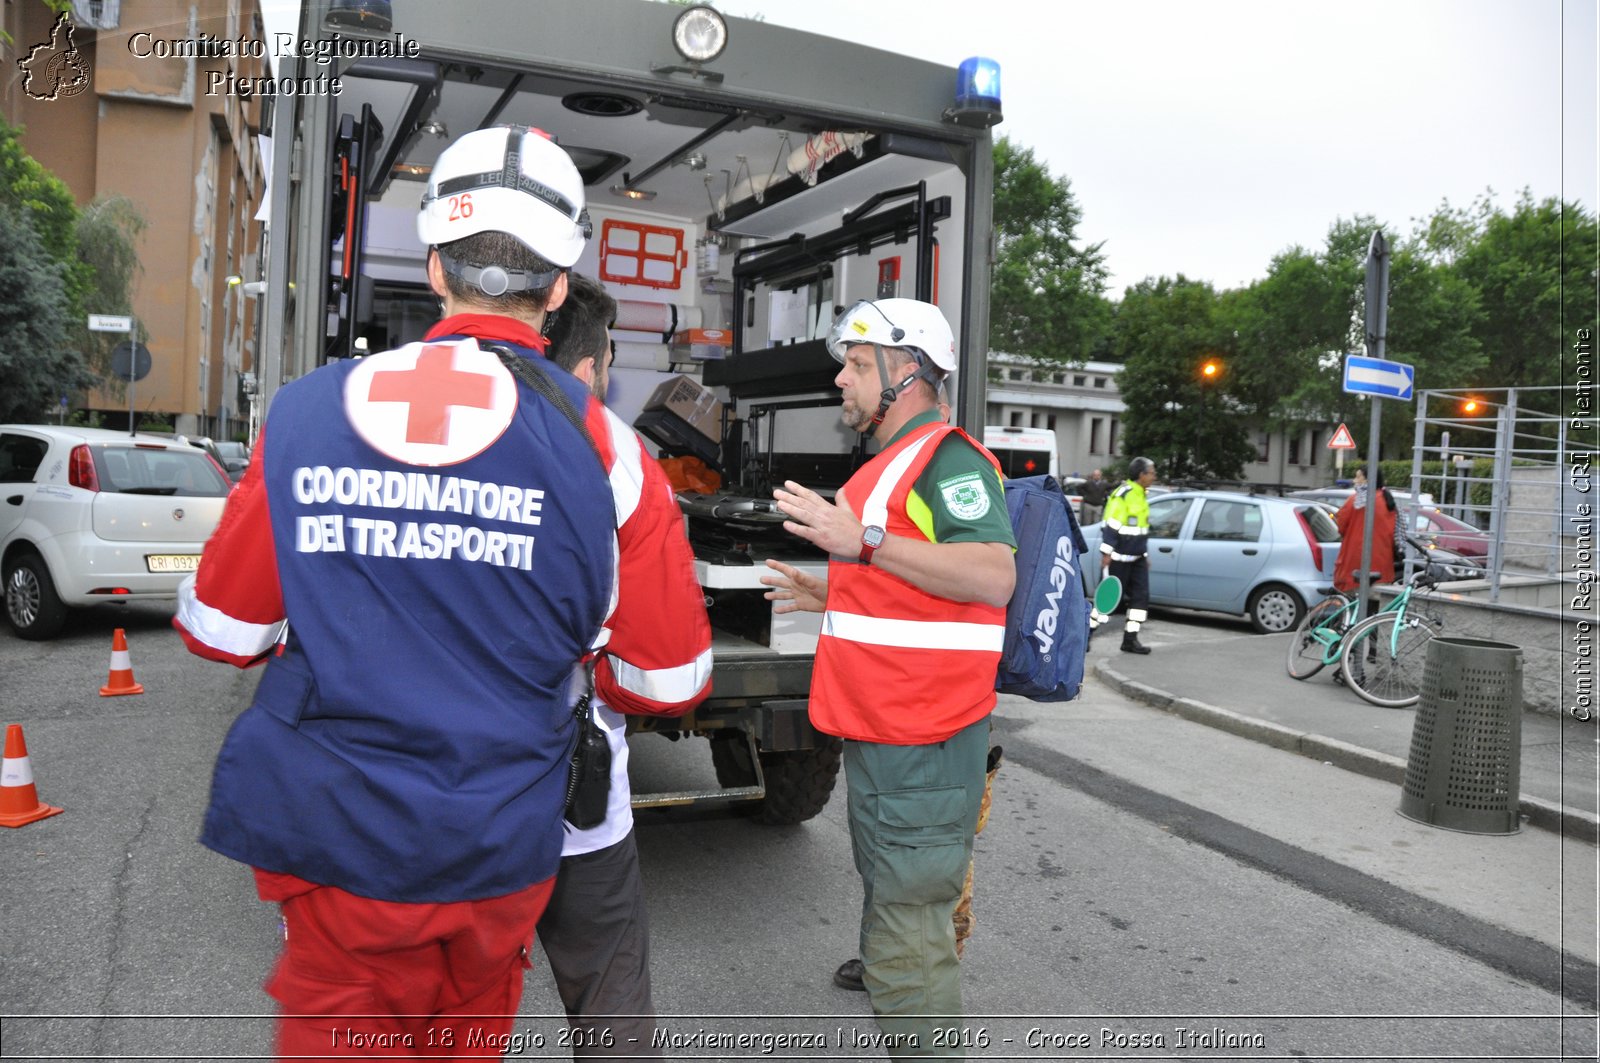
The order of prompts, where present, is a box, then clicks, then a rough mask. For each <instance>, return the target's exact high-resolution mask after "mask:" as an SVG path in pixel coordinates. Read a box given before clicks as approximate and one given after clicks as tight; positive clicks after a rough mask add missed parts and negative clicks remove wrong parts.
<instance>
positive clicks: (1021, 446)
mask: <svg viewBox="0 0 1600 1063" xmlns="http://www.w3.org/2000/svg"><path fill="white" fill-rule="evenodd" d="M983 445H984V446H986V447H988V448H989V451H990V453H992V454H993V455H994V456H995V457H997V458H999V459H1000V471H1001V472H1003V473H1005V475H1006V479H1008V480H1011V479H1015V478H1016V477H1019V476H1038V475H1039V474H1040V473H1049V474H1050V475H1051V476H1054V477H1055V478H1056V479H1057V480H1060V479H1061V472H1060V469H1059V468H1058V467H1057V465H1056V434H1055V433H1054V432H1053V431H1051V430H1050V429H1048V428H1015V427H1006V426H1004V425H996V424H991V425H985V426H984V429H983Z"/></svg>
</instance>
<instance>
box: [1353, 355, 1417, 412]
mask: <svg viewBox="0 0 1600 1063" xmlns="http://www.w3.org/2000/svg"><path fill="white" fill-rule="evenodd" d="M1416 375H1417V371H1416V369H1415V368H1414V367H1412V366H1409V365H1407V364H1406V363H1404V362H1390V361H1387V360H1385V359H1383V358H1368V357H1367V356H1365V355H1360V354H1352V355H1350V356H1348V357H1346V358H1345V360H1344V390H1345V391H1347V392H1349V393H1350V394H1352V395H1371V396H1373V397H1375V398H1380V399H1400V400H1402V401H1409V400H1410V398H1411V385H1412V382H1413V381H1414V380H1415V379H1416Z"/></svg>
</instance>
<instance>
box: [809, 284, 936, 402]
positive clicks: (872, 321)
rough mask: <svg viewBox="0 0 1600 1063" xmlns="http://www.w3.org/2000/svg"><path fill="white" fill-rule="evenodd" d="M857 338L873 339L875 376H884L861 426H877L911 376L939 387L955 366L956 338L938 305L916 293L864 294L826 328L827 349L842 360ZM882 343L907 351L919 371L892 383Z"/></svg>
mask: <svg viewBox="0 0 1600 1063" xmlns="http://www.w3.org/2000/svg"><path fill="white" fill-rule="evenodd" d="M858 343H870V344H871V345H872V349H873V354H874V355H875V356H876V357H877V360H878V377H879V379H880V380H882V381H883V391H882V393H881V394H880V396H879V402H878V412H877V413H876V414H874V415H873V417H872V420H871V422H870V423H869V424H868V425H867V427H866V428H865V429H863V431H864V432H871V431H875V430H876V429H877V427H878V425H880V424H882V423H883V418H884V415H885V414H886V413H888V412H889V407H890V406H891V405H893V404H894V400H895V399H896V398H898V397H899V396H900V393H901V392H902V391H904V390H905V389H906V388H908V387H910V386H911V384H912V382H913V381H915V380H918V379H921V380H926V381H927V382H928V386H929V387H931V388H932V389H933V390H934V392H935V393H937V392H938V390H939V385H940V384H941V383H943V382H944V378H945V376H946V375H947V374H949V373H951V372H954V370H955V368H956V341H955V334H954V333H952V332H951V331H950V323H949V322H948V321H946V320H945V319H944V314H943V313H942V312H941V311H940V310H939V308H938V307H937V306H934V305H933V304H932V303H925V302H923V301H922V300H920V299H863V300H862V301H861V302H858V303H856V304H854V305H853V306H851V307H850V309H848V310H846V311H845V312H844V313H842V314H840V315H839V317H838V318H837V319H836V320H835V321H834V323H833V328H832V330H831V331H830V332H829V333H828V339H827V348H828V353H829V354H831V355H833V357H834V360H835V361H837V362H840V363H843V362H844V360H845V358H846V357H847V356H848V355H849V351H850V348H851V347H854V346H855V345H856V344H858ZM885 347H897V348H899V349H900V350H903V351H908V352H910V354H911V356H912V357H913V358H914V359H915V360H916V363H917V371H916V372H915V373H913V374H911V375H910V376H908V377H906V378H905V379H904V380H902V381H900V382H899V383H898V384H895V383H891V382H890V380H889V366H888V363H887V362H885V361H884V357H883V349H884V348H885Z"/></svg>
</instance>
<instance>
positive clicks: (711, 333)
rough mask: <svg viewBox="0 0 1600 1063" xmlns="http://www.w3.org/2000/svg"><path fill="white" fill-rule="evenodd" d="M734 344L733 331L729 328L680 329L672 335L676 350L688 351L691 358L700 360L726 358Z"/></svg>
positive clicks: (679, 351) (673, 345) (673, 346)
mask: <svg viewBox="0 0 1600 1063" xmlns="http://www.w3.org/2000/svg"><path fill="white" fill-rule="evenodd" d="M732 346H733V333H732V332H730V331H728V330H727V329H715V328H690V329H680V330H679V331H678V332H676V333H674V334H673V336H672V349H673V351H674V352H676V353H683V352H688V355H689V357H690V358H693V359H694V360H696V361H700V362H704V361H709V360H710V359H713V358H726V357H727V356H728V350H729V349H730V348H731V347H732Z"/></svg>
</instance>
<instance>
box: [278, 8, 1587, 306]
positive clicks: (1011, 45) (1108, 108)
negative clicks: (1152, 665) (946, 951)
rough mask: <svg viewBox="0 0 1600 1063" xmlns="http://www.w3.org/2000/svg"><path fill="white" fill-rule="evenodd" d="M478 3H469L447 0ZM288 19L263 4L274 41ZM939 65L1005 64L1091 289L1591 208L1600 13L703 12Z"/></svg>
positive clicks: (1229, 271) (1011, 97)
mask: <svg viewBox="0 0 1600 1063" xmlns="http://www.w3.org/2000/svg"><path fill="white" fill-rule="evenodd" d="M460 2H461V3H463V4H470V3H472V2H473V0H460ZM296 6H297V5H295V4H292V3H285V2H284V0H264V2H263V9H264V11H265V12H266V14H267V18H268V29H269V31H270V30H273V29H276V28H278V24H279V23H280V22H282V21H284V12H285V11H287V12H289V13H290V14H291V15H292V10H293V9H294V8H295V7H296ZM717 6H718V7H719V9H720V10H722V11H724V12H726V13H727V14H730V15H737V16H744V17H755V16H758V15H759V16H761V17H763V18H764V19H765V20H766V21H767V22H768V23H771V24H776V25H783V26H792V27H795V28H797V29H804V30H808V31H810V32H813V33H820V34H823V35H826V36H832V37H840V38H848V39H851V40H854V41H858V42H864V43H870V44H874V45H875V46H877V47H881V48H884V49H886V50H889V51H894V52H902V53H905V54H909V55H915V56H918V57H920V58H924V59H928V60H931V61H934V62H939V63H943V64H946V65H949V66H952V67H953V66H956V65H958V64H959V63H960V62H961V60H963V59H965V58H967V57H969V56H973V55H982V56H986V57H989V58H992V59H995V60H998V61H999V63H1000V67H1001V88H1002V96H1003V106H1004V111H1005V121H1004V122H1003V123H1002V124H1000V125H999V126H998V127H996V134H997V135H1000V134H1003V135H1006V136H1008V137H1010V138H1011V139H1012V141H1013V142H1014V143H1016V144H1018V145H1020V146H1022V147H1026V148H1028V149H1030V150H1031V151H1032V152H1033V153H1034V157H1035V158H1036V159H1037V160H1038V161H1040V162H1041V163H1043V164H1044V165H1045V166H1046V167H1047V168H1048V169H1049V170H1050V172H1051V173H1052V174H1053V175H1054V176H1057V177H1065V178H1066V179H1068V180H1069V181H1070V182H1071V187H1072V192H1073V195H1074V196H1075V197H1076V199H1077V203H1078V206H1079V208H1080V209H1081V210H1082V212H1083V220H1082V223H1081V225H1080V227H1079V236H1080V238H1081V239H1082V241H1083V242H1085V243H1099V244H1101V245H1102V251H1103V253H1104V255H1105V258H1106V263H1107V266H1108V267H1109V270H1110V273H1111V282H1110V285H1109V287H1108V290H1107V294H1108V295H1110V296H1111V297H1112V298H1120V297H1121V295H1122V292H1123V289H1124V288H1125V287H1127V286H1129V285H1132V284H1136V283H1137V282H1138V281H1140V280H1141V279H1143V278H1145V277H1154V276H1175V275H1178V274H1180V273H1181V274H1183V275H1184V276H1186V277H1188V278H1190V279H1194V280H1204V281H1209V282H1211V283H1212V284H1213V285H1215V286H1216V287H1218V288H1234V287H1241V286H1244V285H1248V284H1249V283H1250V282H1251V281H1253V280H1256V279H1259V278H1261V277H1263V276H1265V275H1266V273H1267V270H1268V268H1269V267H1270V265H1271V263H1272V258H1273V256H1274V255H1276V254H1278V253H1279V252H1281V251H1284V250H1287V249H1289V248H1291V247H1295V246H1300V247H1304V248H1307V249H1308V250H1316V249H1318V248H1320V247H1321V246H1322V244H1323V241H1324V239H1325V237H1326V235H1327V232H1328V229H1329V227H1330V226H1331V225H1332V224H1333V223H1334V222H1335V221H1336V220H1337V219H1340V218H1346V219H1348V218H1352V217H1355V216H1357V215H1367V216H1371V217H1374V218H1376V219H1377V220H1378V221H1379V222H1381V223H1382V224H1383V225H1384V226H1385V231H1386V232H1387V233H1388V234H1389V235H1390V236H1391V237H1394V236H1404V235H1408V234H1410V233H1411V232H1412V230H1413V229H1414V227H1415V226H1416V224H1417V219H1422V218H1426V217H1428V216H1429V215H1431V214H1432V213H1433V212H1434V211H1435V210H1436V209H1437V208H1438V207H1439V206H1440V205H1441V203H1442V202H1444V201H1446V200H1448V201H1449V203H1450V204H1451V205H1452V206H1454V207H1466V206H1469V205H1471V203H1472V202H1473V200H1474V199H1476V198H1477V197H1478V196H1480V195H1482V194H1484V193H1485V192H1486V191H1487V190H1489V189H1493V191H1494V193H1495V198H1494V201H1495V202H1496V203H1497V204H1498V205H1499V206H1500V207H1501V208H1502V209H1504V210H1507V211H1509V210H1511V209H1512V207H1513V206H1514V204H1515V202H1516V198H1517V196H1518V194H1519V193H1520V192H1521V190H1522V189H1524V188H1527V189H1529V190H1531V192H1532V194H1533V196H1534V198H1535V199H1536V200H1539V199H1544V198H1546V197H1550V196H1555V197H1559V198H1561V199H1563V200H1566V201H1569V202H1572V201H1576V202H1579V203H1581V204H1583V206H1584V207H1585V209H1587V210H1588V211H1590V212H1593V211H1594V210H1595V209H1596V205H1597V204H1600V187H1597V169H1596V152H1597V133H1596V129H1597V127H1600V116H1597V110H1596V96H1597V89H1600V81H1597V72H1596V54H1597V48H1600V44H1597V37H1596V34H1597V28H1596V9H1597V7H1600V0H1049V2H1041V0H981V2H980V0H919V2H916V3H911V2H901V0H893V2H891V0H718V3H717Z"/></svg>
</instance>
